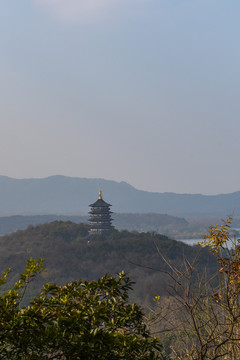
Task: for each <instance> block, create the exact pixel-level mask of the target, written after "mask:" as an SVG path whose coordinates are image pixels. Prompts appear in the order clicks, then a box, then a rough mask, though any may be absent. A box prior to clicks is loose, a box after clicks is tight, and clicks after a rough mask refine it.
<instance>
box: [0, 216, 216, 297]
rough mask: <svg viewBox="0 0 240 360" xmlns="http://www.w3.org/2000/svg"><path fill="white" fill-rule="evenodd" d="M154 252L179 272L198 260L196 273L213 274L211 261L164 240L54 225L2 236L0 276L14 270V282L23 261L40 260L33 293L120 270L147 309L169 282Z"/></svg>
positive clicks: (201, 250) (207, 255)
mask: <svg viewBox="0 0 240 360" xmlns="http://www.w3.org/2000/svg"><path fill="white" fill-rule="evenodd" d="M157 247H158V249H159V250H160V251H161V253H162V254H164V256H165V257H166V258H167V259H168V260H169V261H170V262H171V264H173V265H175V266H177V267H178V268H182V267H183V257H184V256H186V257H187V259H188V260H189V261H190V262H191V261H193V260H194V259H195V258H196V257H197V256H198V262H197V267H198V268H199V270H200V271H201V272H203V270H204V269H205V268H207V272H208V273H209V274H210V273H212V272H214V271H215V270H216V261H215V258H214V256H213V255H211V254H210V253H209V252H208V251H207V250H206V249H204V248H201V247H200V246H194V247H190V246H188V245H185V244H183V243H181V242H177V241H175V240H170V239H169V238H167V237H166V236H163V235H157V234H151V233H137V232H128V231H120V232H119V231H117V230H115V231H114V232H113V234H112V235H111V236H110V237H109V238H107V239H103V238H89V237H88V226H87V225H85V224H75V223H72V222H70V221H68V222H63V221H55V222H52V223H49V224H43V225H38V226H35V227H33V226H30V227H29V228H28V229H27V230H24V231H17V232H16V233H14V234H11V235H7V236H2V237H1V238H0V263H1V272H3V271H4V270H6V269H7V268H8V267H11V268H13V273H12V279H13V280H14V278H15V274H16V273H18V272H21V271H22V270H23V269H24V266H25V263H26V259H27V258H29V257H33V258H41V257H43V258H45V271H44V272H43V273H42V275H41V276H40V277H39V279H38V282H36V283H34V286H35V289H34V291H37V289H36V287H39V286H40V284H41V283H43V282H48V281H50V282H57V283H58V284H64V283H65V282H66V281H72V280H76V279H79V278H83V279H90V280H91V279H97V278H99V277H100V276H102V275H104V274H105V273H110V274H116V273H118V272H120V271H122V270H124V271H126V272H129V273H130V277H131V279H132V280H134V281H136V285H135V289H134V292H133V295H132V296H133V299H134V300H137V301H140V302H141V303H142V304H149V303H151V301H152V299H153V297H154V296H156V294H157V295H161V294H167V293H168V285H167V284H168V282H169V279H168V278H167V277H166V275H165V274H164V273H162V272H160V271H159V270H166V269H167V265H166V264H165V263H164V261H163V259H162V258H161V257H160V255H159V253H158V250H157ZM149 268H151V269H149Z"/></svg>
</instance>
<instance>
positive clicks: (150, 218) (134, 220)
mask: <svg viewBox="0 0 240 360" xmlns="http://www.w3.org/2000/svg"><path fill="white" fill-rule="evenodd" d="M113 219H114V220H113V224H114V226H115V228H116V229H118V230H129V231H138V232H157V233H159V234H165V235H167V236H169V237H172V238H180V237H181V238H183V237H200V236H201V235H202V234H203V233H205V232H206V229H207V227H206V226H205V225H204V224H203V223H197V222H194V223H193V222H191V223H190V222H188V221H187V220H185V219H183V218H179V217H175V216H170V215H166V214H157V213H148V214H132V213H129V214H117V213H114V214H113ZM56 220H58V221H71V222H74V223H76V224H79V223H87V222H88V216H87V215H85V216H84V215H82V216H71V215H69V216H64V215H34V216H33V215H32V216H23V215H15V216H4V217H0V234H1V235H5V234H10V233H12V232H15V231H17V230H24V229H26V228H27V227H28V226H29V225H33V226H34V225H38V224H44V223H49V222H52V221H56Z"/></svg>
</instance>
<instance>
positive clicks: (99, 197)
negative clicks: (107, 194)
mask: <svg viewBox="0 0 240 360" xmlns="http://www.w3.org/2000/svg"><path fill="white" fill-rule="evenodd" d="M98 199H99V200H102V189H101V185H99V193H98Z"/></svg>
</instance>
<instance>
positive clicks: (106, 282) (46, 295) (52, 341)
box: [0, 259, 163, 360]
mask: <svg viewBox="0 0 240 360" xmlns="http://www.w3.org/2000/svg"><path fill="white" fill-rule="evenodd" d="M41 269H42V260H40V261H38V262H37V261H35V260H33V259H29V260H28V263H27V267H26V271H25V272H24V273H23V274H20V279H19V281H17V282H16V283H15V285H14V286H13V287H12V289H10V290H7V291H5V293H2V295H1V296H0V359H11V360H14V359H17V360H19V359H74V360H77V359H81V360H82V359H89V360H90V359H94V360H98V359H105V360H108V359H109V360H110V359H111V360H115V359H116V360H118V359H119V360H120V359H124V360H126V359H127V360H131V359H132V360H135V359H139V360H140V359H144V360H148V359H149V360H150V359H151V360H154V359H156V360H157V359H162V358H163V357H162V355H161V346H160V344H159V341H158V339H157V338H152V337H151V336H150V333H149V331H148V330H147V327H146V325H145V324H144V321H143V312H142V310H141V308H140V307H139V306H138V305H137V304H135V303H133V304H129V303H128V292H129V290H130V289H131V286H132V282H131V281H130V279H129V277H128V276H127V275H126V274H124V273H123V272H122V273H120V274H119V275H118V276H117V277H113V276H110V275H105V276H104V277H102V278H101V279H99V280H97V281H82V280H79V281H74V282H71V283H67V284H66V285H64V286H57V285H56V284H52V285H51V284H49V283H47V284H45V285H44V287H43V291H42V292H41V293H40V295H39V296H37V297H35V298H34V299H33V300H32V301H31V302H30V304H29V305H28V306H21V302H22V299H23V297H24V294H25V292H26V289H27V287H28V284H29V282H30V281H31V280H32V279H33V278H34V277H35V276H36V274H37V273H38V272H39V271H41ZM9 271H10V270H8V271H7V272H6V273H4V275H3V276H2V277H1V279H0V286H1V287H3V285H4V284H5V283H6V281H7V277H8V273H9ZM2 290H3V288H2Z"/></svg>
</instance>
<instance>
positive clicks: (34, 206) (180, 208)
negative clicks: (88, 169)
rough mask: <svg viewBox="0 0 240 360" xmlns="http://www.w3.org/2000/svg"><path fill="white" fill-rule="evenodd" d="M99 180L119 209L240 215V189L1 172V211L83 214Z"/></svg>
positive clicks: (132, 211)
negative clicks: (200, 190) (194, 190)
mask: <svg viewBox="0 0 240 360" xmlns="http://www.w3.org/2000/svg"><path fill="white" fill-rule="evenodd" d="M99 184H101V186H102V190H103V198H104V200H106V201H107V202H109V203H111V204H112V205H113V207H112V210H113V211H114V212H117V213H148V212H151V213H160V214H169V215H173V216H181V217H183V216H184V217H207V216H224V217H225V216H227V215H230V214H233V213H234V215H236V216H239V215H240V191H237V192H234V193H230V194H220V195H201V194H175V193H156V192H148V191H143V190H137V189H136V188H134V187H133V186H131V185H130V184H128V183H126V182H117V181H111V180H105V179H88V178H77V177H75V178H74V177H67V176H62V175H55V176H50V177H47V178H43V179H14V178H10V177H7V176H0V214H1V215H13V214H19V215H23V214H63V215H64V214H79V215H84V214H86V213H87V212H88V211H89V204H91V203H92V202H94V201H95V200H96V199H97V195H98V187H99Z"/></svg>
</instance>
